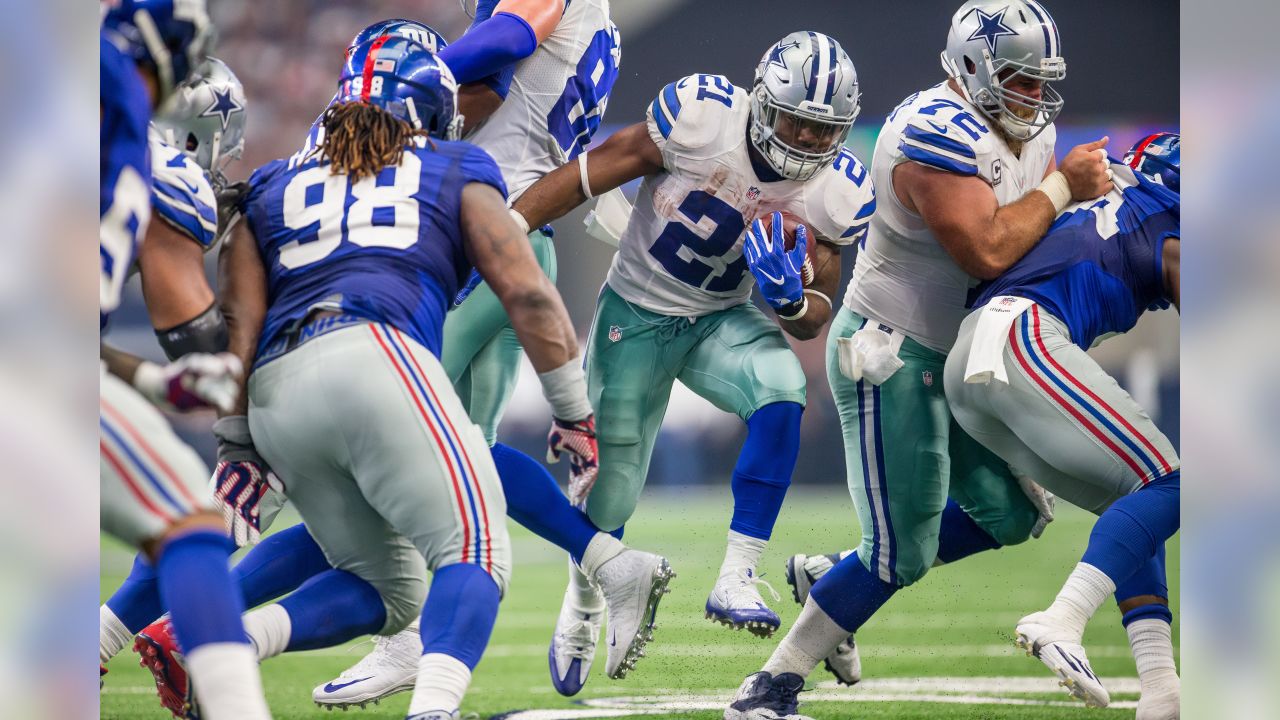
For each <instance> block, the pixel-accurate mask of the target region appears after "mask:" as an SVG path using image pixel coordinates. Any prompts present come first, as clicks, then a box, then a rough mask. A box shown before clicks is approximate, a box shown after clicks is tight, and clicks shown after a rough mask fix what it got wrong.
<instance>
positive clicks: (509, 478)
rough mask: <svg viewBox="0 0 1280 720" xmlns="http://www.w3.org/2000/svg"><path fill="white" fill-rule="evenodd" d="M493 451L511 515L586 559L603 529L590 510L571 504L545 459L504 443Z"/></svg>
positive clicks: (576, 557)
mask: <svg viewBox="0 0 1280 720" xmlns="http://www.w3.org/2000/svg"><path fill="white" fill-rule="evenodd" d="M490 452H491V453H492V454H493V464H494V465H496V466H497V467H498V479H499V480H501V481H502V492H503V494H505V495H506V496H507V515H509V516H510V517H511V519H512V520H515V521H516V522H518V523H520V524H521V525H523V526H525V527H527V528H529V529H530V530H532V531H533V532H534V533H535V534H536V535H537V536H538V537H540V538H542V539H544V540H546V541H547V542H550V543H551V544H553V545H555V546H557V547H559V548H562V549H564V550H566V551H568V553H569V554H570V555H571V556H573V560H574V562H582V553H584V552H586V551H587V544H588V543H590V542H591V538H592V537H594V536H595V534H596V533H597V532H599V530H598V529H596V526H595V525H592V524H591V521H590V520H588V519H587V514H586V513H584V512H582V511H581V510H579V509H578V508H576V507H574V506H572V505H570V504H569V498H567V497H565V494H564V493H562V492H560V486H559V485H557V484H556V480H555V478H553V477H551V473H549V472H547V469H546V468H545V467H543V465H542V463H540V462H538V461H537V460H534V459H533V458H531V457H529V456H528V455H525V454H524V453H522V452H520V451H519V450H516V449H515V448H512V447H508V446H506V445H503V444H502V443H496V444H494V446H493V447H492V448H490Z"/></svg>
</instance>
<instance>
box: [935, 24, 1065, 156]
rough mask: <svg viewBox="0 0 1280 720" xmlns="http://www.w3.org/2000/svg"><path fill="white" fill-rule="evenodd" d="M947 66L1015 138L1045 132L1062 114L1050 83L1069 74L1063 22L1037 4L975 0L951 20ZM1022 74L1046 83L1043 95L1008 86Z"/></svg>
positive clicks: (983, 109) (944, 55) (980, 106)
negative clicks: (1061, 35)
mask: <svg viewBox="0 0 1280 720" xmlns="http://www.w3.org/2000/svg"><path fill="white" fill-rule="evenodd" d="M942 67H943V69H944V70H946V71H947V74H948V75H950V76H951V77H952V78H955V80H956V82H957V83H958V84H959V85H960V88H961V90H962V91H963V92H964V94H965V96H966V97H967V98H968V99H969V102H971V103H973V104H974V105H975V106H976V107H977V108H978V110H979V111H981V112H982V114H983V115H986V116H987V117H988V118H990V119H991V120H992V121H993V122H997V123H999V124H1000V127H1001V128H1003V129H1004V131H1005V133H1007V134H1008V135H1009V137H1011V138H1013V139H1014V140H1022V141H1026V140H1030V139H1031V138H1033V137H1035V136H1036V135H1039V134H1040V133H1041V132H1044V129H1045V128H1047V127H1049V125H1050V124H1051V123H1053V120H1054V118H1056V117H1058V113H1060V112H1062V96H1061V95H1059V94H1058V92H1057V91H1056V90H1054V89H1053V88H1052V87H1050V86H1049V83H1050V82H1053V81H1058V80H1062V79H1063V78H1065V77H1066V76H1067V61H1066V60H1064V59H1063V58H1062V41H1061V39H1060V38H1059V36H1058V24H1057V23H1055V22H1054V21H1053V18H1052V17H1051V16H1050V15H1049V12H1048V11H1047V10H1045V9H1044V7H1043V6H1042V5H1040V3H1038V2H1036V1H1035V0H969V2H966V3H965V4H964V5H961V6H960V9H959V10H957V11H956V14H955V16H953V17H952V18H951V31H950V32H949V33H948V34H947V49H946V50H943V51H942ZM1016 75H1022V76H1024V77H1027V78H1031V79H1033V80H1040V81H1042V82H1043V84H1042V85H1041V91H1040V92H1041V97H1040V99H1039V100H1036V99H1033V98H1030V97H1028V96H1026V95H1022V94H1019V93H1016V92H1013V91H1012V90H1008V89H1006V88H1005V87H1004V84H1005V83H1007V82H1009V80H1010V79H1012V78H1013V77H1014V76H1016Z"/></svg>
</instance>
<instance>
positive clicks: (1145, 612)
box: [1121, 603, 1173, 627]
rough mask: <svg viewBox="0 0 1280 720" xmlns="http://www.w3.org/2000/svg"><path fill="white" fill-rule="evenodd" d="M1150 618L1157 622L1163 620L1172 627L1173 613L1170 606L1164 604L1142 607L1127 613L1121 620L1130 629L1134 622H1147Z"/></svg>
mask: <svg viewBox="0 0 1280 720" xmlns="http://www.w3.org/2000/svg"><path fill="white" fill-rule="evenodd" d="M1149 618H1154V619H1156V620H1163V621H1165V622H1167V623H1169V624H1170V625H1172V624H1173V611H1172V610H1170V609H1169V606H1168V605H1165V604H1164V603H1151V604H1150V605H1141V606H1139V607H1136V608H1134V609H1132V610H1130V611H1129V612H1127V613H1125V614H1124V617H1123V619H1122V620H1121V623H1123V624H1124V626H1125V627H1129V624H1130V623H1132V622H1134V621H1135V620H1147V619H1149Z"/></svg>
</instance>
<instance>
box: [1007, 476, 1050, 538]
mask: <svg viewBox="0 0 1280 720" xmlns="http://www.w3.org/2000/svg"><path fill="white" fill-rule="evenodd" d="M1014 477H1016V478H1018V487H1020V488H1022V494H1023V495H1026V496H1027V499H1028V500H1030V501H1031V504H1032V505H1034V506H1035V508H1036V511H1037V512H1039V513H1040V518H1039V519H1038V520H1036V524H1035V525H1034V526H1033V527H1032V528H1031V537H1033V538H1039V537H1040V536H1041V535H1043V534H1044V528H1045V526H1046V525H1048V524H1049V523H1051V522H1053V506H1054V504H1055V503H1057V501H1058V498H1057V497H1055V496H1054V494H1053V493H1051V492H1049V491H1048V490H1045V489H1044V488H1042V487H1040V486H1039V485H1038V484H1036V481H1035V480H1032V479H1031V478H1029V477H1027V476H1026V475H1015V476H1014Z"/></svg>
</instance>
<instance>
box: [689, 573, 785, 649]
mask: <svg viewBox="0 0 1280 720" xmlns="http://www.w3.org/2000/svg"><path fill="white" fill-rule="evenodd" d="M760 585H763V586H765V587H766V588H768V589H769V593H770V594H772V595H773V599H774V601H775V602H776V601H778V600H781V599H782V596H781V595H779V594H778V592H777V591H776V590H774V589H773V586H772V585H770V584H769V583H767V582H765V581H764V580H762V579H760V578H758V577H756V576H755V573H754V572H752V570H751V569H750V568H739V569H738V570H737V571H735V572H733V573H727V574H724V575H721V576H720V577H719V578H718V579H717V580H716V584H715V587H713V588H711V595H710V596H709V597H708V598H707V605H706V613H707V619H708V620H711V621H714V622H718V623H720V624H721V625H725V626H728V627H731V628H733V629H734V630H742V629H743V628H746V630H747V632H750V633H751V634H752V635H755V636H757V637H762V638H767V637H769V636H771V635H773V633H774V631H775V630H777V629H778V628H779V627H780V626H781V625H782V620H781V618H779V617H778V613H776V612H774V611H772V610H770V609H769V606H768V605H765V603H764V598H762V597H760V590H759V586H760Z"/></svg>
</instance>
